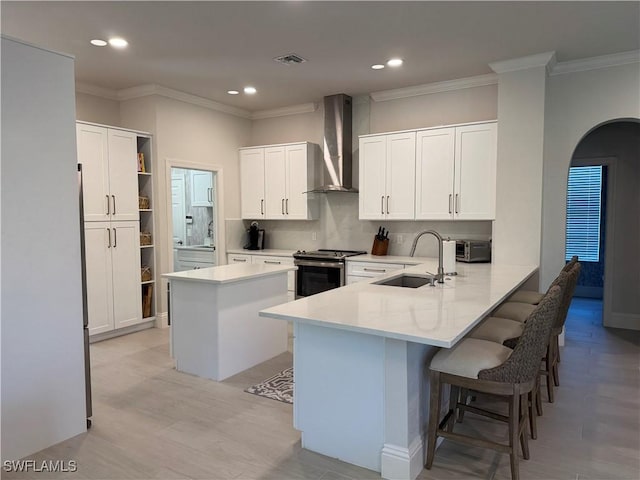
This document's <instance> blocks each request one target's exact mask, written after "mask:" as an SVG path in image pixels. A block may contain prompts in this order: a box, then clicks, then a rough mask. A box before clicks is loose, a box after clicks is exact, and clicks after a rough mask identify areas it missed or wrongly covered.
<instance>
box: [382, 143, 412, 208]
mask: <svg viewBox="0 0 640 480" xmlns="http://www.w3.org/2000/svg"><path fill="white" fill-rule="evenodd" d="M386 171H387V178H386V197H385V215H386V217H387V219H388V220H413V219H414V217H415V200H416V198H415V188H416V187H415V185H416V180H415V175H416V133H415V132H409V133H398V134H394V135H389V136H388V137H387V168H386Z"/></svg>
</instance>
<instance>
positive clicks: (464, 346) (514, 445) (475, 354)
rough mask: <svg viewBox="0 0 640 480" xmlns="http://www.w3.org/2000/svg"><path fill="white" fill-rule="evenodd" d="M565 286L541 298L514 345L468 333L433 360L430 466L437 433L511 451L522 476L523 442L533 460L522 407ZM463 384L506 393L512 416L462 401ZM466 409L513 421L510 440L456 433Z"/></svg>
mask: <svg viewBox="0 0 640 480" xmlns="http://www.w3.org/2000/svg"><path fill="white" fill-rule="evenodd" d="M561 293H562V292H561V289H560V287H557V286H555V287H552V288H551V289H550V290H549V292H548V294H547V295H545V297H544V298H543V299H542V300H541V301H540V303H539V305H538V306H537V307H536V308H535V310H534V311H533V312H532V313H531V315H530V316H529V318H528V319H527V322H526V323H525V325H524V328H523V331H522V335H521V336H520V339H519V341H518V344H517V345H516V346H515V348H514V349H513V350H511V349H509V348H508V347H505V346H503V345H500V344H498V343H495V342H490V341H488V340H481V339H477V338H466V339H464V340H462V341H461V342H460V343H459V344H458V345H456V346H455V347H454V348H452V349H442V350H440V351H439V352H438V353H437V354H436V355H435V356H434V357H433V360H432V361H431V366H430V369H429V375H430V380H431V393H430V400H429V409H430V410H429V426H428V431H427V463H426V465H425V466H426V468H427V469H430V468H431V466H432V465H433V460H434V456H435V447H436V440H437V437H444V438H445V439H450V440H454V441H456V442H461V443H465V444H467V445H473V446H481V447H485V448H491V449H493V450H497V451H499V452H503V453H508V454H509V456H510V464H511V478H512V480H518V478H519V468H518V464H519V455H518V443H520V446H521V448H522V454H523V457H524V458H525V459H529V444H528V439H527V432H526V430H527V417H528V412H527V410H528V409H527V408H526V407H525V408H521V405H524V402H526V397H527V394H528V393H529V392H530V391H531V390H532V389H533V388H534V385H535V380H536V377H537V375H538V370H539V368H540V358H542V355H543V353H544V349H545V348H546V345H548V343H549V336H550V334H551V326H552V324H553V319H554V318H555V317H556V315H557V313H558V309H559V306H560V296H561ZM442 384H449V385H451V397H450V405H449V411H448V413H447V414H446V415H445V416H444V419H443V420H442V421H441V422H439V419H440V406H441V391H442ZM460 388H463V389H468V390H473V391H477V392H482V393H487V394H490V395H497V396H500V397H506V398H507V399H508V401H509V415H508V416H504V415H501V414H498V413H495V412H491V411H488V410H484V409H481V408H478V407H475V406H470V405H466V404H464V403H459V402H458V400H457V399H458V390H459V389H460ZM458 409H460V410H462V411H464V410H468V411H470V412H473V413H477V414H481V415H485V416H488V417H490V418H493V419H496V420H500V421H504V422H507V423H508V426H509V427H508V428H509V443H508V444H503V443H497V442H492V441H489V440H484V439H479V438H474V437H470V436H468V435H463V434H460V433H454V432H453V427H454V424H455V422H454V421H453V420H454V419H455V413H456V411H457V410H458Z"/></svg>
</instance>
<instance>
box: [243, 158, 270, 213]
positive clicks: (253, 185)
mask: <svg viewBox="0 0 640 480" xmlns="http://www.w3.org/2000/svg"><path fill="white" fill-rule="evenodd" d="M240 198H241V209H242V218H247V219H257V218H265V217H264V200H265V198H264V148H253V149H243V150H240Z"/></svg>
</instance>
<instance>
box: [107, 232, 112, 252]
mask: <svg viewBox="0 0 640 480" xmlns="http://www.w3.org/2000/svg"><path fill="white" fill-rule="evenodd" d="M107 233H108V234H109V244H108V245H107V248H111V229H110V228H107Z"/></svg>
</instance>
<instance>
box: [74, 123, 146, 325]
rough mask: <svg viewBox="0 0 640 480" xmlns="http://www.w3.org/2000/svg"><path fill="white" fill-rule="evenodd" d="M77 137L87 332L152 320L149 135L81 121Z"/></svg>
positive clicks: (77, 126)
mask: <svg viewBox="0 0 640 480" xmlns="http://www.w3.org/2000/svg"><path fill="white" fill-rule="evenodd" d="M76 135H77V147H78V162H79V163H81V164H82V170H83V203H84V221H85V223H84V230H85V255H86V266H87V304H88V313H89V334H90V335H97V334H104V333H106V332H111V331H115V330H118V329H123V328H125V327H132V326H134V325H138V324H141V323H144V322H150V321H151V320H154V317H153V315H154V313H155V312H154V310H155V309H154V303H155V302H154V298H153V297H154V291H153V290H154V288H153V286H154V284H155V282H154V279H153V276H152V273H151V272H153V269H154V267H155V255H154V248H153V244H152V242H151V239H152V238H153V234H152V232H153V215H152V212H153V210H152V208H151V206H152V204H151V201H152V182H151V173H150V172H149V169H150V167H151V138H150V136H149V135H147V134H143V133H140V132H132V131H127V130H122V129H119V128H111V127H105V126H101V125H95V124H88V123H82V122H78V123H77V125H76ZM143 199H146V200H144V202H143ZM141 232H142V235H141ZM145 267H146V271H145ZM143 276H144V278H143Z"/></svg>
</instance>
